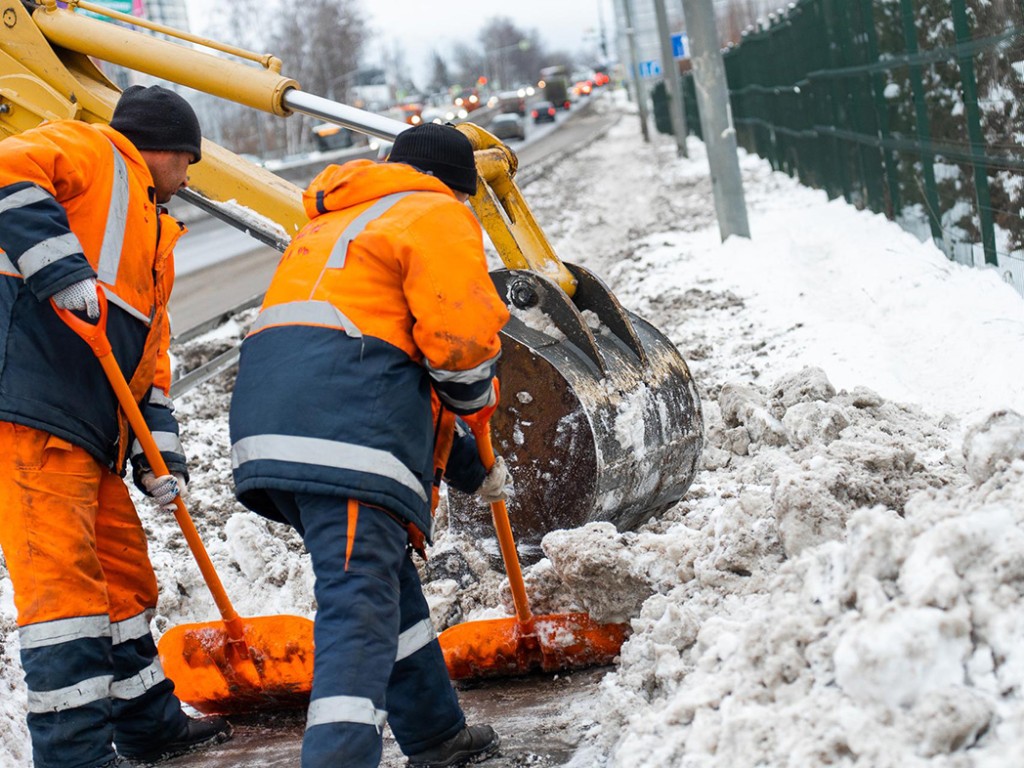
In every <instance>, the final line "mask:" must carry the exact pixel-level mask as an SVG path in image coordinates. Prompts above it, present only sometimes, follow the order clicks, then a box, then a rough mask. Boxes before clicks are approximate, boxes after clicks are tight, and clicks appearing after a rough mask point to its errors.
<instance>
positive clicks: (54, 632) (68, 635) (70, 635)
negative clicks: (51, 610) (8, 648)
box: [18, 613, 111, 650]
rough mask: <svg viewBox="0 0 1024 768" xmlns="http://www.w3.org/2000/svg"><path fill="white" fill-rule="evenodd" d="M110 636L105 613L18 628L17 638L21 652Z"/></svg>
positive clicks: (108, 620)
mask: <svg viewBox="0 0 1024 768" xmlns="http://www.w3.org/2000/svg"><path fill="white" fill-rule="evenodd" d="M110 634H111V631H110V617H109V616H107V615H106V614H105V613H104V614H101V615H99V616H76V617H75V618H73V619H55V620H54V621H43V622H40V623H39V624H27V625H25V626H24V627H18V637H19V638H20V639H21V647H22V649H23V650H24V649H27V648H45V647H46V646H48V645H59V644H60V643H69V642H71V641H72V640H82V639H84V638H89V637H110Z"/></svg>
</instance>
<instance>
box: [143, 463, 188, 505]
mask: <svg viewBox="0 0 1024 768" xmlns="http://www.w3.org/2000/svg"><path fill="white" fill-rule="evenodd" d="M139 482H140V483H142V487H143V488H145V489H146V495H147V496H149V498H151V499H152V500H153V503H154V504H156V505H157V506H158V507H160V509H162V510H163V511H164V512H173V511H174V510H175V509H176V508H177V505H176V504H175V503H174V500H175V499H176V498H178V496H181V499H182V501H184V500H185V492H186V491H187V490H188V486H187V485H186V483H185V476H184V475H182V474H181V473H179V472H175V473H173V474H170V475H160V477H157V476H156V475H154V474H153V472H152V470H148V469H147V470H146V471H145V472H143V473H142V475H141V476H140V477H139Z"/></svg>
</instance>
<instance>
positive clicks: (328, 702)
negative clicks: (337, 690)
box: [306, 696, 388, 731]
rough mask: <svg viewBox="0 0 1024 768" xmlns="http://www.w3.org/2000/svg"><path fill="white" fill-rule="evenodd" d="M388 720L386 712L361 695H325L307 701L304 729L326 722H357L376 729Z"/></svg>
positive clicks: (380, 727)
mask: <svg viewBox="0 0 1024 768" xmlns="http://www.w3.org/2000/svg"><path fill="white" fill-rule="evenodd" d="M387 720H388V713H387V712H386V711H384V710H383V709H377V708H376V707H375V706H373V702H372V701H370V700H369V699H366V698H363V697H362V696H325V697H324V698H322V699H313V700H312V701H311V702H309V711H308V713H307V714H306V729H307V730H308V729H310V728H312V727H313V726H314V725H325V724H327V723H359V724H361V725H372V726H374V727H375V728H376V729H377V730H378V731H380V730H381V729H382V728H383V727H384V723H386V722H387Z"/></svg>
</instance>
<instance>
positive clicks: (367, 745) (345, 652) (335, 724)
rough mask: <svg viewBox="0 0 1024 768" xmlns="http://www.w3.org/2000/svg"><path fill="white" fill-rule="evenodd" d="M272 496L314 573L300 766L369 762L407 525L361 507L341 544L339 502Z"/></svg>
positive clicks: (343, 514)
mask: <svg viewBox="0 0 1024 768" xmlns="http://www.w3.org/2000/svg"><path fill="white" fill-rule="evenodd" d="M271 497H272V498H273V500H274V502H275V504H276V505H277V507H278V509H279V510H280V511H281V513H282V514H283V515H284V516H285V517H286V518H287V519H288V520H289V522H291V523H292V524H293V525H294V526H295V527H296V528H297V529H298V530H299V531H300V532H302V533H303V540H304V541H305V544H306V549H307V550H309V553H310V557H311V559H312V563H313V572H314V574H315V575H316V587H315V592H316V600H317V614H316V618H315V622H314V642H315V644H316V657H315V661H314V669H313V691H312V695H311V700H310V707H309V717H308V720H307V727H306V734H305V738H304V740H303V745H302V768H327V767H328V766H329V767H330V768H336V767H337V766H339V765H344V766H346V768H376V766H377V765H378V764H379V763H380V758H381V735H380V725H379V724H380V723H382V722H383V719H384V717H385V712H384V710H385V705H384V702H385V696H386V692H387V685H388V678H389V676H390V674H391V668H392V666H393V664H394V661H395V654H396V652H397V648H398V630H399V571H400V569H401V566H402V562H403V561H404V560H405V559H406V556H405V547H406V542H407V534H406V531H405V529H404V528H403V527H402V526H401V525H399V523H398V522H397V521H395V520H394V519H393V518H391V517H390V516H389V515H388V514H386V513H384V512H382V511H381V510H379V509H373V508H371V507H366V506H360V507H359V509H358V521H357V525H356V530H355V535H354V541H353V543H352V546H351V547H349V542H348V539H349V525H348V522H349V517H350V510H349V502H348V500H346V499H342V498H338V497H331V496H317V495H308V494H296V495H294V496H292V495H291V494H287V493H283V492H271ZM353 505H354V503H353ZM346 555H347V556H348V570H346V569H345V561H346Z"/></svg>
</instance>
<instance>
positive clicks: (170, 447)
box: [132, 432, 185, 456]
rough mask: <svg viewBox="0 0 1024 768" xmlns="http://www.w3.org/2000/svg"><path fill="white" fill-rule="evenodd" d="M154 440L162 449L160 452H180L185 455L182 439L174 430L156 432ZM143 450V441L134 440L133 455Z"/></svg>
mask: <svg viewBox="0 0 1024 768" xmlns="http://www.w3.org/2000/svg"><path fill="white" fill-rule="evenodd" d="M153 442H155V443H156V447H157V448H159V449H160V453H179V454H181V455H182V456H184V455H185V450H184V449H183V448H182V447H181V440H180V439H179V438H178V436H177V435H176V434H174V433H173V432H154V433H153ZM142 452H143V450H142V443H140V442H139V441H138V440H134V441H132V456H138V455H139V454H140V453H142Z"/></svg>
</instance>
